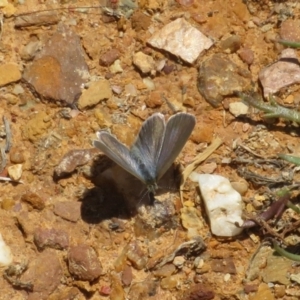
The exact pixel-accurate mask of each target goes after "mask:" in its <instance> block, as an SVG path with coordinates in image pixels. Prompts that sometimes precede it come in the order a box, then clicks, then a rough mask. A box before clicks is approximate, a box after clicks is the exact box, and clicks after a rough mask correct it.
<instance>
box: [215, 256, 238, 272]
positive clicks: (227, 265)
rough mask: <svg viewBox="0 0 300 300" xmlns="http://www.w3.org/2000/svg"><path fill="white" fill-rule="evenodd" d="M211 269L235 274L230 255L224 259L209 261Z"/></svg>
mask: <svg viewBox="0 0 300 300" xmlns="http://www.w3.org/2000/svg"><path fill="white" fill-rule="evenodd" d="M211 270H212V271H213V272H218V273H224V274H227V273H229V274H234V275H235V274H236V268H235V265H234V261H233V259H232V258H231V257H228V258H225V259H213V260H212V262H211Z"/></svg>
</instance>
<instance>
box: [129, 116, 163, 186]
mask: <svg viewBox="0 0 300 300" xmlns="http://www.w3.org/2000/svg"><path fill="white" fill-rule="evenodd" d="M164 132H165V119H164V116H163V115H162V114H160V113H156V114H154V115H152V116H151V117H150V118H148V119H147V120H146V121H145V122H144V123H143V125H142V128H141V130H140V132H139V134H138V137H137V139H136V141H135V143H134V144H133V146H132V147H131V150H130V152H131V156H132V157H133V158H135V159H136V160H138V161H139V162H140V166H141V168H142V169H143V173H144V174H145V176H146V177H148V178H147V180H150V181H151V180H152V181H155V180H156V175H157V170H156V161H157V156H158V153H160V152H161V147H162V143H163V138H164Z"/></svg>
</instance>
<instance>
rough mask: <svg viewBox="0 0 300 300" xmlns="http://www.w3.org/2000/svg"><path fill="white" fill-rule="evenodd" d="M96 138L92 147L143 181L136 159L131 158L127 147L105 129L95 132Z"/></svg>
mask: <svg viewBox="0 0 300 300" xmlns="http://www.w3.org/2000/svg"><path fill="white" fill-rule="evenodd" d="M97 137H98V140H95V141H93V145H94V147H96V148H98V149H100V150H101V151H102V152H103V153H104V154H105V155H106V156H108V157H109V158H110V159H111V160H113V161H114V162H115V163H116V164H118V165H119V166H120V167H122V168H123V169H125V170H126V171H127V172H128V173H130V174H132V175H133V176H135V177H136V178H138V179H139V180H141V181H142V182H144V183H146V182H145V179H144V177H143V174H142V172H141V169H140V167H139V163H138V161H136V160H135V159H134V158H132V156H131V154H130V151H129V149H128V148H127V147H126V146H125V145H124V144H122V143H121V142H119V141H118V140H117V139H116V138H115V137H113V136H112V135H111V134H109V133H108V132H106V131H98V132H97Z"/></svg>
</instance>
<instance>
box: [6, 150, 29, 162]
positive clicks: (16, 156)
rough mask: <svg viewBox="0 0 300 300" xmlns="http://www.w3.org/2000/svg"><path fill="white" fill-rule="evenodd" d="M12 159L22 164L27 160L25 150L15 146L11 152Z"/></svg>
mask: <svg viewBox="0 0 300 300" xmlns="http://www.w3.org/2000/svg"><path fill="white" fill-rule="evenodd" d="M9 158H10V161H11V162H12V163H14V164H22V163H23V162H24V161H25V158H24V155H23V152H22V151H21V150H19V149H18V148H15V147H13V148H12V149H11V150H10V152H9Z"/></svg>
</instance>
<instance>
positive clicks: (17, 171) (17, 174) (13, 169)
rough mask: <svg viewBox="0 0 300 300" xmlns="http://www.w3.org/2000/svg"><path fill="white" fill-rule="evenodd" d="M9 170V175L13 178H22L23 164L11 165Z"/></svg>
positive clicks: (16, 179)
mask: <svg viewBox="0 0 300 300" xmlns="http://www.w3.org/2000/svg"><path fill="white" fill-rule="evenodd" d="M7 172H8V175H9V177H10V178H11V179H12V180H15V181H18V180H20V179H21V176H22V165H21V164H16V165H12V166H9V167H8V168H7Z"/></svg>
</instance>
